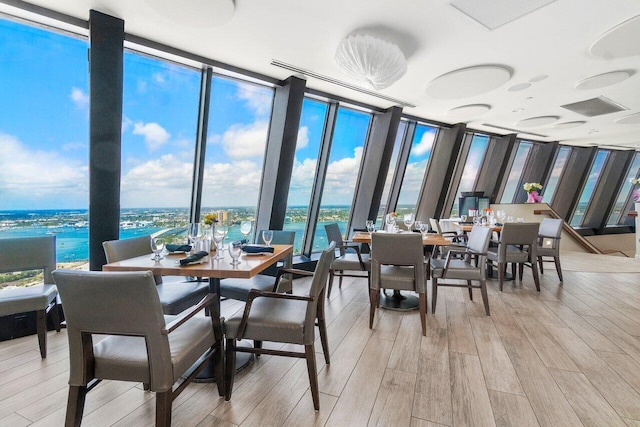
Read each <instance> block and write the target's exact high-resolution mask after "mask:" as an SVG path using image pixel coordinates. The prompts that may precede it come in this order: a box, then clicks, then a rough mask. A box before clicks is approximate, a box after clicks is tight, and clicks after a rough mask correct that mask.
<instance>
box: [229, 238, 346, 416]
mask: <svg viewBox="0 0 640 427" xmlns="http://www.w3.org/2000/svg"><path fill="white" fill-rule="evenodd" d="M335 247H336V246H335V242H331V243H330V244H329V247H328V248H327V249H325V250H324V251H323V252H322V254H321V255H320V260H319V261H318V263H317V265H316V268H315V272H313V273H311V272H309V271H303V270H296V269H282V270H281V273H280V274H283V273H284V272H286V273H293V274H301V275H312V276H313V279H312V282H311V288H310V290H309V293H308V295H297V294H282V293H277V292H269V291H260V290H258V289H252V290H251V291H250V292H249V296H248V298H247V302H246V304H245V306H244V308H243V309H241V310H238V311H237V312H236V313H235V314H233V315H231V317H229V318H228V319H226V320H225V321H224V328H225V338H226V346H227V347H226V350H225V354H226V368H225V383H226V391H225V400H230V399H231V394H232V392H233V381H234V376H235V368H234V366H235V358H236V352H247V353H254V354H270V355H275V356H289V357H299V358H305V359H306V361H307V372H308V375H309V383H310V387H311V397H312V399H313V407H314V408H315V409H316V411H317V410H319V409H320V397H319V396H320V395H319V392H318V374H317V370H316V359H315V347H314V342H315V328H314V326H318V329H319V332H320V342H321V343H322V349H323V353H324V359H325V363H326V364H327V365H329V363H330V358H329V347H328V340H327V329H326V323H325V318H324V291H325V286H326V283H327V276H328V274H329V269H330V268H331V263H332V262H333V260H334V258H335ZM243 339H251V340H254V341H255V340H259V341H272V342H279V343H288V344H299V345H304V352H294V351H284V350H272V349H264V348H252V347H240V346H238V345H237V344H236V341H240V340H243Z"/></svg>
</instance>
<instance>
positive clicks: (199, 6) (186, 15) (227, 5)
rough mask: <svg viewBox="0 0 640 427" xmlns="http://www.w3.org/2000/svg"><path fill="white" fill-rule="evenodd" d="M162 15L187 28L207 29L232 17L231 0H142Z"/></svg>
mask: <svg viewBox="0 0 640 427" xmlns="http://www.w3.org/2000/svg"><path fill="white" fill-rule="evenodd" d="M144 1H145V3H147V4H148V5H149V6H150V7H151V8H152V9H153V10H154V11H156V12H157V13H158V14H159V15H161V16H162V17H164V18H166V19H168V20H169V21H171V22H175V23H176V24H180V25H183V26H185V27H189V28H197V29H207V28H216V27H221V26H223V25H225V24H226V23H227V22H229V21H230V20H231V18H232V17H233V15H234V13H235V10H236V7H235V4H234V3H233V0H188V1H175V0H144Z"/></svg>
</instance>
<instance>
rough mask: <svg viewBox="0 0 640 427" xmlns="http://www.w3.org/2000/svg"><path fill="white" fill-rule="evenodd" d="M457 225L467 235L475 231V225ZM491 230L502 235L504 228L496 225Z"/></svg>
mask: <svg viewBox="0 0 640 427" xmlns="http://www.w3.org/2000/svg"><path fill="white" fill-rule="evenodd" d="M456 225H457V226H458V227H460V229H461V230H462V231H463V232H465V233H470V232H471V229H473V224H459V223H456ZM491 230H492V231H495V232H497V233H500V232H501V231H502V226H501V225H494V226H493V227H491Z"/></svg>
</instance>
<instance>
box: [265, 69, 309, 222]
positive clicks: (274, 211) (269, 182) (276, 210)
mask: <svg viewBox="0 0 640 427" xmlns="http://www.w3.org/2000/svg"><path fill="white" fill-rule="evenodd" d="M305 85H306V82H305V81H304V80H303V79H300V78H298V77H293V76H292V77H289V78H288V79H287V80H285V81H284V84H283V85H282V86H281V87H278V88H277V89H276V95H275V99H274V102H273V111H272V114H271V128H270V130H269V140H268V141H267V152H266V154H265V159H264V168H263V172H262V186H261V188H260V199H259V201H258V216H257V220H256V230H260V229H267V228H269V229H274V230H282V226H283V225H284V218H285V212H286V210H287V197H288V196H289V185H290V183H291V173H292V171H293V161H294V157H295V152H296V142H297V139H298V128H299V127H300V115H301V113H302V101H303V100H304V89H305Z"/></svg>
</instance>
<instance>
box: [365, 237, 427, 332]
mask: <svg viewBox="0 0 640 427" xmlns="http://www.w3.org/2000/svg"><path fill="white" fill-rule="evenodd" d="M426 267H427V264H425V260H424V255H423V250H422V236H421V235H420V234H417V233H406V234H392V233H373V234H372V235H371V284H370V287H369V305H370V307H369V329H372V328H373V320H374V317H375V312H376V308H377V307H378V306H379V305H380V290H381V289H394V290H399V291H413V292H416V293H417V294H418V306H419V311H420V321H421V323H422V335H424V336H426V333H427V329H426V328H427V323H426V314H427V296H426V287H427V285H426V279H427V277H426V274H425V268H426Z"/></svg>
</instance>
